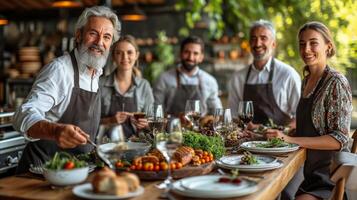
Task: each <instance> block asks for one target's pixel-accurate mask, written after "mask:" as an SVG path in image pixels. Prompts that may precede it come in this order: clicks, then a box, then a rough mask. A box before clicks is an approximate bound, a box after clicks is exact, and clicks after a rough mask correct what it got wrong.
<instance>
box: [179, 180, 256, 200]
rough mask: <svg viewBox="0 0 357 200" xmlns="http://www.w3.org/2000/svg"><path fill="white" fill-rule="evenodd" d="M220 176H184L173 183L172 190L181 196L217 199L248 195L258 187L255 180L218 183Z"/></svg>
mask: <svg viewBox="0 0 357 200" xmlns="http://www.w3.org/2000/svg"><path fill="white" fill-rule="evenodd" d="M221 177H223V176H220V175H206V176H194V177H190V178H184V179H181V180H178V181H176V182H175V183H174V184H173V189H172V191H173V192H175V193H177V194H180V195H182V196H188V197H199V198H216V199H217V198H218V199H219V198H229V197H239V196H244V195H248V194H251V193H253V192H255V191H256V190H257V189H258V188H257V183H256V182H253V181H249V180H245V179H242V182H241V183H240V184H233V183H219V182H218V180H219V178H221Z"/></svg>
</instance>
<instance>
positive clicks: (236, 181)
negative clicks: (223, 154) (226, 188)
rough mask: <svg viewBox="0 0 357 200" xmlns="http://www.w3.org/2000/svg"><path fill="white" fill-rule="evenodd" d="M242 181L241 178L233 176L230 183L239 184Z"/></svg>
mask: <svg viewBox="0 0 357 200" xmlns="http://www.w3.org/2000/svg"><path fill="white" fill-rule="evenodd" d="M241 182H242V180H240V179H239V178H235V179H233V180H232V183H234V184H240V183H241Z"/></svg>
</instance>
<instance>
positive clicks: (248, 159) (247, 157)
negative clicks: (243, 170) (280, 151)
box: [240, 151, 258, 165]
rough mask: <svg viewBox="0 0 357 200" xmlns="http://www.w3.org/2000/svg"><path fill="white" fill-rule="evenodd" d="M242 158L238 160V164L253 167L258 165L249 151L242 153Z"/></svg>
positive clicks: (255, 158)
mask: <svg viewBox="0 0 357 200" xmlns="http://www.w3.org/2000/svg"><path fill="white" fill-rule="evenodd" d="M243 154H244V156H242V158H241V159H240V164H242V165H253V164H258V159H257V157H256V156H254V155H253V154H252V153H250V152H249V151H244V152H243Z"/></svg>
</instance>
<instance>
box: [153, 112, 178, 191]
mask: <svg viewBox="0 0 357 200" xmlns="http://www.w3.org/2000/svg"><path fill="white" fill-rule="evenodd" d="M182 141H183V136H182V131H181V123H180V119H178V118H174V119H172V120H171V121H170V122H169V126H168V131H167V132H160V133H157V134H156V135H155V145H156V148H157V149H158V150H159V151H160V152H161V153H162V154H163V155H164V157H165V159H166V161H167V163H168V171H167V173H168V176H167V178H166V180H165V181H164V182H163V183H162V184H160V185H159V186H158V187H159V188H165V189H166V190H170V188H171V186H172V185H171V184H172V176H171V169H170V162H171V158H172V156H173V154H174V153H175V151H176V149H177V148H178V147H179V146H180V145H181V143H182Z"/></svg>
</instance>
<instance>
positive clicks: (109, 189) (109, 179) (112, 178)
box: [92, 167, 140, 196]
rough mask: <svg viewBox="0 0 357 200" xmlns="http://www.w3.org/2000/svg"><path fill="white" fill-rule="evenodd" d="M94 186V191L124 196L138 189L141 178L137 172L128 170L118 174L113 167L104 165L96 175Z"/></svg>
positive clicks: (93, 181)
mask: <svg viewBox="0 0 357 200" xmlns="http://www.w3.org/2000/svg"><path fill="white" fill-rule="evenodd" d="M92 186H93V192H94V193H104V194H110V195H117V196H122V195H126V194H127V193H129V192H134V191H136V190H137V189H138V188H139V186H140V180H139V178H138V177H137V176H136V175H135V174H131V173H128V172H126V173H122V174H121V176H117V175H116V174H115V172H113V171H112V170H111V169H109V168H107V167H104V168H103V169H101V170H100V171H98V172H97V173H96V174H95V175H94V177H93V180H92Z"/></svg>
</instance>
